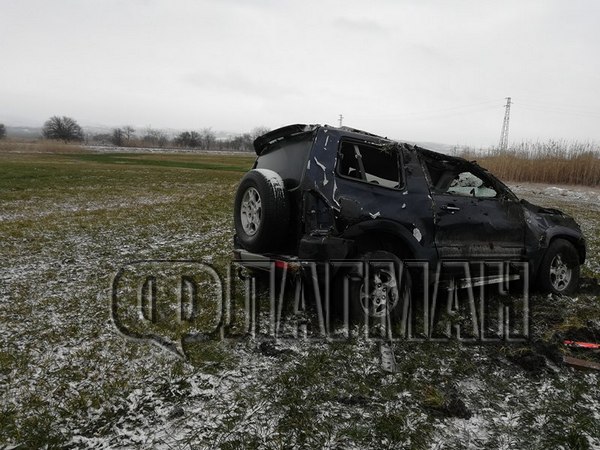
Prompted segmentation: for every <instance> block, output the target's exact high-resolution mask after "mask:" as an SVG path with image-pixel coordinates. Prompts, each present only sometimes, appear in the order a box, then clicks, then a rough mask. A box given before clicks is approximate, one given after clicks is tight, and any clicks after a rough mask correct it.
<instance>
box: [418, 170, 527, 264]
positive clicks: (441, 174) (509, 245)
mask: <svg viewBox="0 0 600 450" xmlns="http://www.w3.org/2000/svg"><path fill="white" fill-rule="evenodd" d="M426 166H427V169H428V172H429V175H430V183H431V186H430V187H431V194H432V198H433V201H434V211H435V243H436V246H437V249H438V255H439V257H440V258H441V259H470V260H473V259H478V260H518V259H520V258H521V256H522V255H523V252H524V239H525V222H524V220H523V209H522V208H521V207H520V205H519V204H518V200H517V199H516V198H515V197H514V195H513V194H512V193H511V192H510V191H508V190H507V189H505V188H504V186H502V185H501V184H500V183H496V182H495V180H493V179H492V178H491V177H489V176H488V175H487V174H486V173H485V171H484V170H482V169H481V168H480V167H478V166H476V165H474V164H469V163H465V162H464V161H461V160H456V161H453V160H445V161H439V160H438V161H431V160H429V161H428V160H426Z"/></svg>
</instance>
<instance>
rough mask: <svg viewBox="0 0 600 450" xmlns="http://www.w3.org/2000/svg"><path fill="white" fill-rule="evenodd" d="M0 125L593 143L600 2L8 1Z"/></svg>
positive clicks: (0, 38) (598, 105) (597, 131)
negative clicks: (58, 119)
mask: <svg viewBox="0 0 600 450" xmlns="http://www.w3.org/2000/svg"><path fill="white" fill-rule="evenodd" d="M0 42H2V46H1V49H0V122H4V123H5V124H7V125H41V124H42V123H43V122H44V121H45V120H46V119H47V118H48V117H49V116H51V115H57V114H58V115H68V116H72V117H73V118H75V119H76V120H77V121H78V122H79V123H80V124H81V125H84V126H85V125H107V126H118V125H125V124H132V125H134V126H135V127H146V126H152V127H155V128H177V129H201V128H204V127H209V126H210V127H213V129H214V130H224V131H231V132H243V131H247V130H250V129H251V128H253V127H255V126H267V127H270V128H274V127H278V126H281V125H285V124H289V123H328V124H332V125H336V124H337V121H338V115H339V114H343V115H344V125H348V126H352V127H356V128H361V129H365V130H367V131H371V132H374V133H378V134H383V135H386V136H389V137H394V138H400V139H406V140H416V141H432V142H440V143H446V144H452V145H453V144H468V145H484V146H485V145H494V144H497V142H498V139H499V137H500V130H501V127H502V119H503V115H504V103H505V100H504V98H505V97H507V96H511V97H512V98H513V102H514V105H513V107H512V110H511V121H510V140H511V141H515V140H524V139H527V140H537V139H548V138H565V139H578V140H595V141H600V126H599V125H600V57H599V55H600V1H598V0H587V1H586V0H577V1H574V0H564V1H558V0H539V1H533V0H532V1H527V0H516V1H512V0H508V1H507V0H503V1H498V0H494V1H484V0H472V1H469V0H464V1H443V0H438V1H436V0H414V1H399V0H388V1H370V2H367V1H348V0H344V1H314V2H311V1H294V2H292V1H281V0H279V1H276V0H272V1H270V0H256V1H251V0H220V1H216V0H215V1H208V0H193V1H192V0H190V1H177V0H171V1H168V0H129V1H121V0H119V1H117V0H96V1H94V0H86V1H81V0H70V1H69V0H53V1H48V0H38V1H33V0H1V1H0Z"/></svg>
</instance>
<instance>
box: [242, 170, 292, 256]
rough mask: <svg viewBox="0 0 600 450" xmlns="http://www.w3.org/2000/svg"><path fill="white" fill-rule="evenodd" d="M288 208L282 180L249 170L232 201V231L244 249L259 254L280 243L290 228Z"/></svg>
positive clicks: (264, 171) (262, 172)
mask: <svg viewBox="0 0 600 450" xmlns="http://www.w3.org/2000/svg"><path fill="white" fill-rule="evenodd" d="M289 215H290V213H289V205H288V201H287V196H286V192H285V188H284V185H283V180H282V179H281V177H280V176H279V175H278V174H277V173H276V172H274V171H272V170H267V169H254V170H251V171H249V172H248V173H247V174H246V175H245V176H244V178H242V181H241V183H240V185H239V187H238V190H237V194H236V198H235V209H234V223H235V232H236V234H237V237H238V239H239V241H240V242H241V243H242V245H243V247H244V248H245V249H246V250H248V251H251V252H255V253H262V252H266V251H269V250H273V249H276V248H277V247H278V246H279V245H280V244H282V242H283V240H284V239H285V235H286V233H287V231H288V225H289Z"/></svg>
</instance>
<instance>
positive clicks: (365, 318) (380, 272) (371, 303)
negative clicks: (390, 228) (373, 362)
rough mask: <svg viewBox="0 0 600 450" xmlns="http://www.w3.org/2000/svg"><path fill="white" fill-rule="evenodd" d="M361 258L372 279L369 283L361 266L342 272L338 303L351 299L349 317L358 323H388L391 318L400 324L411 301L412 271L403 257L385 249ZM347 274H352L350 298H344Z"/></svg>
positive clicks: (339, 281) (338, 289) (349, 275)
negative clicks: (404, 262) (344, 282)
mask: <svg viewBox="0 0 600 450" xmlns="http://www.w3.org/2000/svg"><path fill="white" fill-rule="evenodd" d="M358 259H360V260H362V261H364V262H365V270H367V273H368V275H369V280H368V282H367V283H365V280H364V279H363V276H362V274H361V273H360V271H359V270H358V269H351V270H350V271H349V272H347V273H346V274H342V276H341V277H339V278H340V279H339V280H338V283H337V289H336V290H337V291H338V305H340V303H339V300H341V301H342V302H344V301H347V302H348V313H349V319H350V322H351V323H354V324H361V325H362V324H365V323H367V322H368V323H372V324H375V323H384V322H387V320H388V318H389V321H390V323H391V324H394V323H397V322H398V321H399V320H400V319H401V318H402V316H403V311H404V306H405V302H407V301H410V295H411V293H412V283H411V279H410V274H409V272H408V270H407V269H406V268H405V267H403V265H402V262H401V260H400V258H398V257H397V256H396V255H394V254H393V253H390V252H387V251H383V250H377V251H372V252H367V253H364V254H363V255H362V256H361V257H359V258H358ZM390 264H391V265H390ZM401 269H402V273H401V277H400V280H399V279H398V274H399V271H400V270H401ZM345 275H347V276H348V277H349V286H348V287H349V289H348V295H347V297H348V298H347V299H344V298H342V297H343V291H344V289H343V278H344V276H345ZM367 285H368V292H367V291H366V288H367Z"/></svg>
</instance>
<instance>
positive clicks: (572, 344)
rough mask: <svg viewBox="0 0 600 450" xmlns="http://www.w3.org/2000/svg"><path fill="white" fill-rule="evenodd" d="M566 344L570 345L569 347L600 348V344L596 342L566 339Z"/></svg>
mask: <svg viewBox="0 0 600 450" xmlns="http://www.w3.org/2000/svg"><path fill="white" fill-rule="evenodd" d="M564 344H565V345H568V346H569V347H580V348H591V349H600V344H596V343H594V342H578V341H564Z"/></svg>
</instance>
